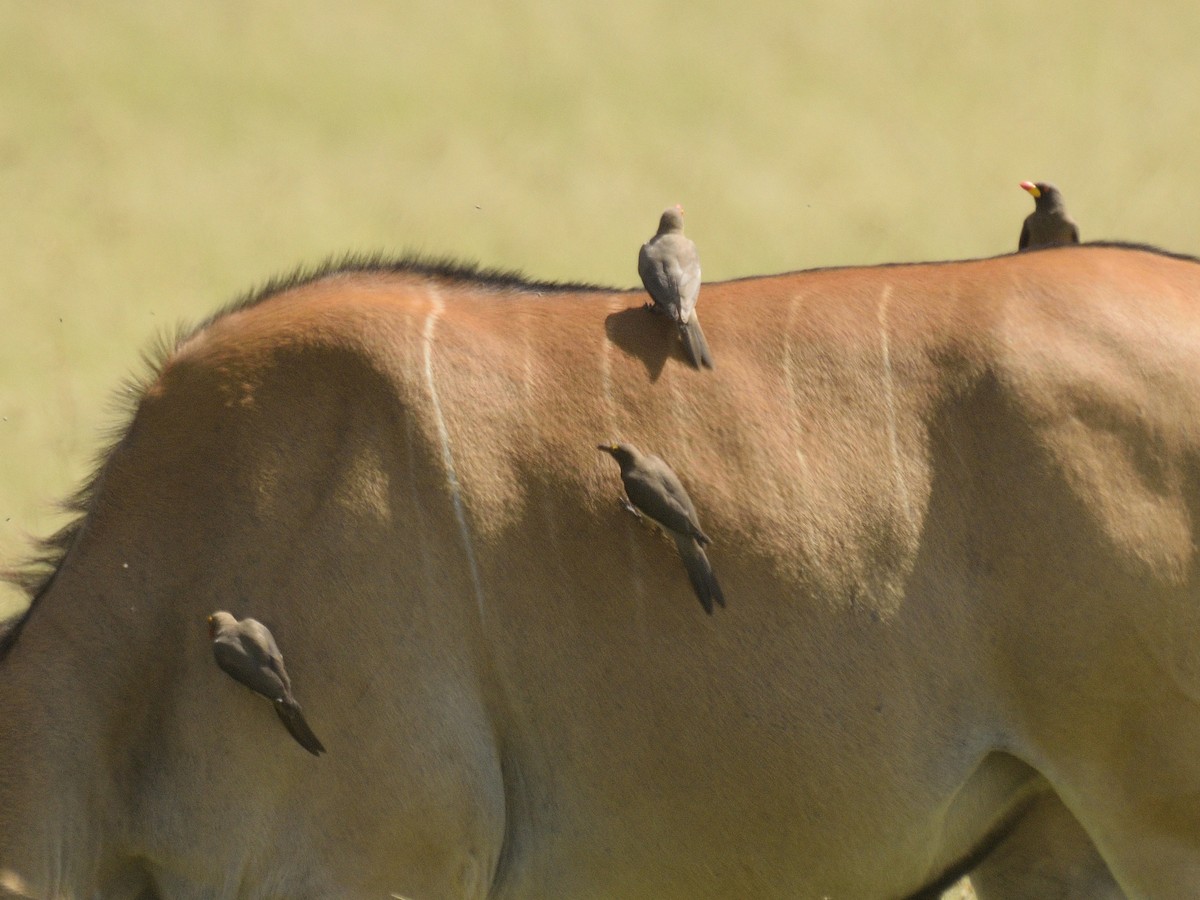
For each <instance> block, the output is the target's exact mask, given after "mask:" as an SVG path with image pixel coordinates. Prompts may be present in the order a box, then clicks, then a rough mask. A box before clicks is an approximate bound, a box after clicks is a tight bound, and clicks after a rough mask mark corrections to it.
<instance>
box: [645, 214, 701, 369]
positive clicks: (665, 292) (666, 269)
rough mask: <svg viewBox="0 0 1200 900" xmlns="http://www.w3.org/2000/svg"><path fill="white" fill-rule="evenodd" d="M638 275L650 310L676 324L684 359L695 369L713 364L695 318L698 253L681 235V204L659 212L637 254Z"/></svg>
mask: <svg viewBox="0 0 1200 900" xmlns="http://www.w3.org/2000/svg"><path fill="white" fill-rule="evenodd" d="M638 274H639V275H640V276H641V277H642V284H643V285H644V286H645V288H646V291H647V292H648V293H649V294H650V297H651V298H652V299H653V300H654V305H653V309H654V310H655V311H657V312H660V313H662V314H663V315H665V316H669V317H670V318H671V320H672V321H674V322H675V324H676V325H677V326H678V327H679V337H680V340H682V341H683V347H684V350H686V351H687V355H688V359H690V360H691V362H692V365H694V366H695V367H696V368H697V369H699V368H700V367H701V366H705V367H706V368H709V369H711V368H712V367H713V361H712V354H711V353H709V350H708V341H707V340H705V338H704V332H703V331H702V330H701V328H700V320H699V319H698V318H697V317H696V299H697V298H698V297H699V296H700V256H699V254H698V253H697V252H696V245H695V244H694V243H692V241H691V240H690V239H688V238H686V237H684V235H683V207H682V206H679V205H678V204H676V205H675V206H672V207H671V208H670V209H667V210H666V211H665V212H663V214H662V217H661V218H660V219H659V220H658V232H657V233H656V234H655V235H654V237H652V238H650V240H648V241H646V243H644V244H642V250H641V252H640V253H639V254H638Z"/></svg>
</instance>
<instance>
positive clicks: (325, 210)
mask: <svg viewBox="0 0 1200 900" xmlns="http://www.w3.org/2000/svg"><path fill="white" fill-rule="evenodd" d="M1197 38H1200V4H1196V3H1195V2H1194V0H1162V2H1160V3H1158V4H1155V5H1152V6H1146V5H1140V4H1129V3H1125V2H1118V0H1096V2H1086V3H1085V2H1079V0H1067V2H1063V3H1059V4H1044V3H1041V2H1032V0H1017V2H1008V3H1004V4H986V3H953V4H945V3H934V2H930V0H919V2H915V3H910V4H896V3H890V2H884V0H817V2H812V3H807V4H797V3H791V2H784V0H769V2H762V3H740V4H727V3H724V2H715V0H697V2H693V3H690V4H686V5H685V4H678V3H667V2H662V0H638V2H630V0H610V2H607V3H576V2H548V0H547V2H537V0H508V2H504V3H499V2H477V3H467V2H461V0H438V2H422V0H412V2H383V0H353V2H346V3H341V4H329V3H324V2H315V0H290V2H286V3H285V2H281V0H272V2H247V0H207V2H204V3H200V2H180V3H173V4H151V3H146V2H132V0H130V2H124V0H114V2H108V3H94V2H82V3H80V2H65V0H38V2H32V0H4V2H3V3H2V4H0V196H2V197H3V215H2V216H0V237H2V240H0V313H2V317H0V460H2V461H3V463H2V466H0V561H4V562H10V563H11V562H12V561H14V560H15V559H17V558H19V557H20V556H21V555H23V554H24V553H25V552H26V551H27V549H28V547H29V536H30V535H42V534H45V533H47V532H48V531H50V530H52V529H53V528H54V527H56V526H57V525H58V524H60V523H61V518H60V517H59V516H58V515H57V514H56V513H55V506H54V504H55V501H56V500H57V499H58V498H61V497H62V496H64V495H65V494H66V493H68V492H69V490H70V489H71V488H72V487H73V486H74V485H75V484H76V483H77V482H78V481H79V480H80V479H81V478H82V477H83V475H84V474H85V473H86V471H87V470H88V468H89V467H90V465H91V457H92V455H93V453H94V452H95V450H96V448H97V447H98V446H99V444H100V432H101V430H102V428H103V426H105V425H106V424H110V423H111V422H112V421H113V407H112V404H111V402H110V398H111V394H112V392H113V390H114V388H115V387H116V386H117V385H118V384H119V383H120V381H121V379H122V378H123V376H125V375H126V374H128V373H130V372H132V371H136V370H137V369H138V364H137V360H138V356H139V351H140V350H141V349H142V348H143V347H145V346H146V345H147V344H148V343H149V342H150V340H151V338H152V337H153V335H154V334H155V333H156V332H158V331H160V330H164V329H167V328H169V327H171V326H172V325H173V324H174V323H176V322H178V321H180V320H195V319H198V318H200V317H202V316H204V315H205V314H207V313H209V312H210V311H212V310H213V309H214V308H215V307H217V306H218V305H220V304H221V303H223V302H225V301H227V300H229V299H231V298H232V297H234V296H235V295H237V294H239V293H241V292H242V291H244V290H246V289H248V288H250V287H252V286H254V285H255V284H258V283H261V282H263V281H264V280H266V279H267V278H268V277H270V276H271V275H273V274H277V273H280V272H284V271H287V270H290V269H292V268H293V267H295V266H296V265H298V264H301V263H316V262H319V261H321V260H323V259H325V258H327V257H329V256H331V255H339V254H341V253H343V252H345V251H351V250H357V251H373V250H383V251H389V252H392V251H394V252H402V251H405V250H419V251H423V252H427V253H432V254H439V255H440V254H449V255H454V256H458V257H463V258H468V259H474V260H478V261H480V262H483V263H485V264H487V265H494V266H500V267H505V268H509V267H513V268H519V269H522V270H524V271H526V272H527V273H529V274H531V275H536V276H539V277H545V278H569V279H581V280H591V281H598V282H602V283H611V284H614V285H620V286H629V285H633V284H634V283H635V282H636V273H635V257H636V253H637V249H638V246H639V245H640V244H641V242H642V241H643V240H644V239H645V238H646V237H648V236H649V235H650V233H651V232H652V231H653V228H654V225H655V223H656V220H657V216H658V213H659V212H660V210H661V209H662V208H663V207H665V206H666V205H668V204H670V203H674V202H677V201H679V202H682V203H684V205H685V206H686V208H687V212H688V230H689V233H690V234H691V235H692V236H693V237H694V238H695V239H696V241H697V243H698V244H699V246H700V250H701V255H702V258H703V261H704V273H705V278H706V280H717V279H724V278H731V277H735V276H741V275H749V274H755V273H766V272H773V271H780V270H787V269H797V268H807V267H813V266H824V265H835V264H853V263H875V262H883V261H889V260H918V259H945V258H951V257H964V256H981V255H991V254H994V253H998V252H1005V251H1008V250H1010V249H1012V248H1013V247H1014V246H1015V243H1016V239H1017V234H1018V231H1019V228H1020V223H1021V219H1022V218H1023V217H1024V216H1025V215H1026V214H1027V213H1028V212H1029V211H1030V210H1031V208H1032V203H1031V201H1030V199H1029V197H1028V196H1027V195H1026V194H1025V193H1023V192H1022V191H1020V190H1019V189H1018V188H1017V182H1018V181H1020V180H1022V179H1026V178H1028V179H1033V180H1042V179H1044V180H1051V181H1055V182H1057V183H1058V184H1059V185H1060V187H1062V189H1063V191H1064V193H1065V195H1066V197H1067V200H1068V204H1069V206H1070V209H1071V211H1072V213H1073V214H1074V216H1075V218H1076V219H1077V220H1078V222H1079V223H1080V227H1081V230H1082V231H1083V234H1084V238H1085V239H1095V238H1122V239H1132V240H1139V241H1147V242H1152V243H1157V244H1160V245H1162V246H1165V247H1167V248H1170V249H1173V250H1178V251H1184V252H1196V251H1197V250H1200V239H1198V235H1200V203H1197V202H1196V201H1197V198H1198V197H1200V170H1198V167H1197V164H1196V161H1195V152H1194V150H1195V147H1194V144H1195V140H1196V138H1197V137H1198V136H1200V92H1198V91H1197V90H1196V86H1197V85H1198V84H1200V54H1198V53H1197V52H1196V49H1195V48H1196V45H1197ZM17 602H18V598H17V596H16V594H15V593H13V592H8V593H5V594H3V595H0V605H3V604H9V605H8V606H7V607H5V608H12V604H15V603H17Z"/></svg>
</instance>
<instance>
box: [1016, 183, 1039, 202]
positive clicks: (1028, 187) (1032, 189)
mask: <svg viewBox="0 0 1200 900" xmlns="http://www.w3.org/2000/svg"><path fill="white" fill-rule="evenodd" d="M1021 190H1023V191H1029V193H1031V194H1033V199H1034V200H1036V199H1037V198H1038V197H1040V196H1042V192H1041V191H1039V190H1038V186H1037V185H1036V184H1034V183H1033V182H1032V181H1022V182H1021Z"/></svg>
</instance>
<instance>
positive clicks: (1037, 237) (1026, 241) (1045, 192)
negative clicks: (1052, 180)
mask: <svg viewBox="0 0 1200 900" xmlns="http://www.w3.org/2000/svg"><path fill="white" fill-rule="evenodd" d="M1021 187H1022V188H1023V189H1024V190H1027V191H1029V193H1030V194H1031V195H1032V196H1033V202H1034V203H1035V204H1036V206H1035V207H1034V210H1033V212H1031V213H1030V214H1029V215H1028V216H1026V217H1025V224H1024V225H1022V226H1021V239H1020V240H1019V241H1018V242H1017V249H1018V250H1027V249H1031V248H1033V247H1058V246H1060V245H1063V244H1078V243H1079V226H1077V225H1076V224H1075V220H1074V219H1072V218H1071V217H1070V216H1069V215H1067V204H1066V203H1065V202H1064V201H1063V196H1062V193H1061V192H1060V191H1059V189H1058V188H1056V187H1055V186H1054V185H1052V184H1048V183H1046V182H1045V181H1039V182H1037V183H1036V184H1035V183H1033V182H1032V181H1022V182H1021Z"/></svg>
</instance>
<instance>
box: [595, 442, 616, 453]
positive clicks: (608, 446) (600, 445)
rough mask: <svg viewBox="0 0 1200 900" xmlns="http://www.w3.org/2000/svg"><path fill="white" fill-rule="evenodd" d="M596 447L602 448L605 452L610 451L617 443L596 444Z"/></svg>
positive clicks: (614, 448)
mask: <svg viewBox="0 0 1200 900" xmlns="http://www.w3.org/2000/svg"><path fill="white" fill-rule="evenodd" d="M596 449H597V450H603V451H604V452H605V453H612V452H613V451H614V450H616V449H617V445H616V444H597V445H596Z"/></svg>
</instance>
